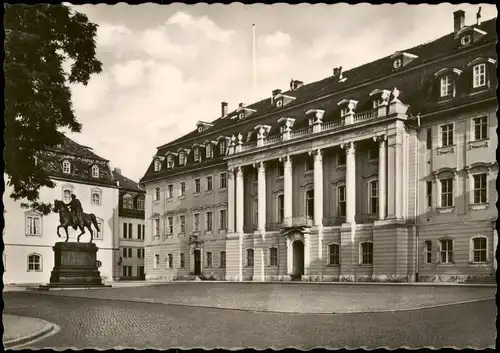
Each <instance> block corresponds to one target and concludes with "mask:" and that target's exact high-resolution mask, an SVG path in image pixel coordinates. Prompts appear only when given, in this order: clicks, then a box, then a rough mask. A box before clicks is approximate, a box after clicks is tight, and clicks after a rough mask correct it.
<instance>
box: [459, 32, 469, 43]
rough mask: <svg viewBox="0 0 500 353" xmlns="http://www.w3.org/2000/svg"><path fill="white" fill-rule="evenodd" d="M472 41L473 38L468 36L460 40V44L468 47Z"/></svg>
mask: <svg viewBox="0 0 500 353" xmlns="http://www.w3.org/2000/svg"><path fill="white" fill-rule="evenodd" d="M471 41H472V37H471V36H470V34H467V35H465V36H463V37H462V38H461V39H460V43H461V44H462V45H467V44H469V43H470V42H471Z"/></svg>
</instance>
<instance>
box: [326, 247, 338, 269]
mask: <svg viewBox="0 0 500 353" xmlns="http://www.w3.org/2000/svg"><path fill="white" fill-rule="evenodd" d="M339 264H340V246H339V245H338V244H330V245H328V265H339Z"/></svg>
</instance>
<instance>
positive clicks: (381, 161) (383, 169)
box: [373, 135, 387, 221]
mask: <svg viewBox="0 0 500 353" xmlns="http://www.w3.org/2000/svg"><path fill="white" fill-rule="evenodd" d="M373 139H374V140H375V141H376V142H378V144H379V153H378V183H379V204H378V207H379V209H378V218H379V220H381V221H382V220H384V219H385V217H386V207H387V206H386V205H387V161H386V158H387V157H386V153H387V152H386V150H387V149H386V143H387V137H386V136H385V135H382V136H376V137H374V138H373Z"/></svg>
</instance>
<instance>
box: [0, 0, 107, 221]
mask: <svg viewBox="0 0 500 353" xmlns="http://www.w3.org/2000/svg"><path fill="white" fill-rule="evenodd" d="M4 28H5V43H4V48H5V49H4V50H5V61H4V72H5V112H4V114H5V117H4V121H5V134H4V136H5V151H4V160H5V173H6V175H7V180H8V185H9V186H11V187H12V188H13V192H12V194H11V195H10V197H12V198H13V199H14V200H21V199H23V200H27V201H28V202H23V204H22V206H23V207H25V208H28V207H31V208H33V209H35V210H37V211H38V212H41V213H43V214H47V213H48V212H50V204H45V203H43V202H39V189H40V188H41V187H49V188H53V187H55V184H54V183H53V182H52V181H51V180H50V179H49V175H47V173H46V171H45V170H44V169H43V167H42V164H41V163H37V160H39V159H40V158H43V153H41V152H43V151H44V150H45V149H47V148H50V147H55V146H57V145H58V144H60V143H61V141H62V136H61V134H60V133H59V131H58V129H60V128H62V127H65V128H68V129H69V130H70V131H72V132H80V130H81V124H80V123H79V122H78V120H77V119H76V117H75V114H74V111H73V108H72V103H71V92H70V89H69V86H68V82H69V83H82V84H84V85H87V83H88V81H89V79H90V76H91V75H92V74H93V73H100V72H101V70H102V64H101V62H100V61H99V60H98V59H97V58H96V45H95V36H96V31H97V25H96V24H93V23H91V22H89V20H88V18H87V16H86V15H84V14H82V13H79V12H75V11H72V10H71V9H69V8H68V7H66V6H63V5H47V4H41V5H34V6H27V5H5V17H4ZM68 59H69V62H72V65H71V69H70V70H69V71H70V72H69V73H68V74H67V73H65V71H64V69H63V62H65V61H66V60H68Z"/></svg>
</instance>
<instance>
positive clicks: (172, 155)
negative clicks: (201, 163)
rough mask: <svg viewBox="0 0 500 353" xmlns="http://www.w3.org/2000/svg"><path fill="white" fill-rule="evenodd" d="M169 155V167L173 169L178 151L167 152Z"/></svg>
mask: <svg viewBox="0 0 500 353" xmlns="http://www.w3.org/2000/svg"><path fill="white" fill-rule="evenodd" d="M165 155H166V157H167V169H172V168H174V167H175V159H174V158H175V157H177V153H175V152H167V153H166V154H165Z"/></svg>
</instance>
